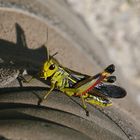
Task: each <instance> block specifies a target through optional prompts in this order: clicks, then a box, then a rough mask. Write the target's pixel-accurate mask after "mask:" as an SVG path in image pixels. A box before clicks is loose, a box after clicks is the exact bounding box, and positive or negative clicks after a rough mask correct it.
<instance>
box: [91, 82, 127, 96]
mask: <svg viewBox="0 0 140 140" xmlns="http://www.w3.org/2000/svg"><path fill="white" fill-rule="evenodd" d="M89 94H92V95H96V96H106V97H110V98H123V97H125V96H126V94H127V93H126V91H125V90H124V89H123V88H122V87H119V86H116V85H107V84H101V85H99V86H97V87H95V88H94V89H93V90H92V91H91V92H89Z"/></svg>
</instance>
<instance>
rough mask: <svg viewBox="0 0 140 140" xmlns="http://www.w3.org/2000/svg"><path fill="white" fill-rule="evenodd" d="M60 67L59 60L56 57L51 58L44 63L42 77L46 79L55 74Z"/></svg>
mask: <svg viewBox="0 0 140 140" xmlns="http://www.w3.org/2000/svg"><path fill="white" fill-rule="evenodd" d="M58 68H59V64H58V62H57V61H56V60H55V59H54V58H50V59H49V60H47V61H46V62H45V63H44V65H43V69H42V78H44V79H45V80H46V79H47V77H51V76H53V74H54V73H55V72H56V71H57V70H58Z"/></svg>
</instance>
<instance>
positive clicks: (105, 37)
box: [67, 0, 140, 121]
mask: <svg viewBox="0 0 140 140" xmlns="http://www.w3.org/2000/svg"><path fill="white" fill-rule="evenodd" d="M67 2H68V3H69V4H70V6H71V7H72V9H73V10H74V11H75V12H76V13H77V14H78V15H79V16H80V17H81V18H83V19H84V21H85V22H86V24H87V25H88V27H89V28H90V31H91V32H92V33H93V35H94V36H95V37H96V40H97V41H98V42H100V45H98V46H96V47H100V48H101V49H103V50H105V53H104V54H103V55H107V56H108V57H109V59H110V60H111V62H112V63H114V64H115V65H116V67H117V71H119V72H120V73H121V75H118V80H119V81H120V82H121V84H122V85H123V86H125V87H126V89H127V92H128V97H126V99H125V100H126V101H121V102H118V104H119V105H121V108H125V109H126V110H127V111H129V112H130V113H131V115H132V116H133V115H134V116H135V117H136V119H138V120H139V121H140V41H139V36H140V14H139V12H140V1H139V0H118V1H113V0H108V1H105V0H67ZM93 47H95V46H93ZM124 102H125V103H124Z"/></svg>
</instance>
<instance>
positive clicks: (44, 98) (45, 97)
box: [38, 83, 55, 105]
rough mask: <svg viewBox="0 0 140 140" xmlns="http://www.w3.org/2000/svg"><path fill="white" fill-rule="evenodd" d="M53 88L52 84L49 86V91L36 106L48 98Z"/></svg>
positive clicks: (53, 84)
mask: <svg viewBox="0 0 140 140" xmlns="http://www.w3.org/2000/svg"><path fill="white" fill-rule="evenodd" d="M54 88H55V83H52V84H51V88H50V90H49V91H48V92H47V93H46V94H45V96H44V97H43V99H40V100H39V101H38V105H40V104H41V102H42V101H43V100H46V99H47V97H48V96H49V95H50V93H51V92H52V91H53V90H54Z"/></svg>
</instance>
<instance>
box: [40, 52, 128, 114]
mask: <svg viewBox="0 0 140 140" xmlns="http://www.w3.org/2000/svg"><path fill="white" fill-rule="evenodd" d="M55 55H56V53H55V54H54V55H52V56H49V55H48V60H46V62H45V63H44V64H43V67H42V70H41V76H40V78H43V79H44V80H47V78H48V77H49V78H50V82H51V85H50V90H49V91H48V92H47V93H46V94H45V96H44V98H43V99H42V100H46V99H47V98H48V96H49V95H50V94H51V93H52V91H53V90H54V89H58V90H60V91H61V92H63V93H64V94H66V95H68V96H69V97H71V96H75V97H80V98H81V101H82V108H83V109H84V110H85V111H86V114H87V116H88V110H87V105H86V103H89V104H92V105H98V106H101V107H105V106H111V105H112V102H111V101H110V100H109V99H108V97H110V98H123V97H124V96H125V95H126V91H125V90H124V89H123V88H122V87H119V86H116V85H112V84H111V83H114V82H115V81H116V77H115V76H111V74H112V73H113V72H114V71H115V66H114V65H113V64H111V65H109V66H108V67H107V68H105V69H104V70H103V71H102V72H100V73H98V74H96V75H94V76H89V75H86V74H81V73H79V72H76V71H73V70H70V69H68V68H66V67H64V66H62V65H61V64H60V63H59V62H58V61H57V60H56V59H55V58H54V56H55ZM107 83H109V84H107Z"/></svg>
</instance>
